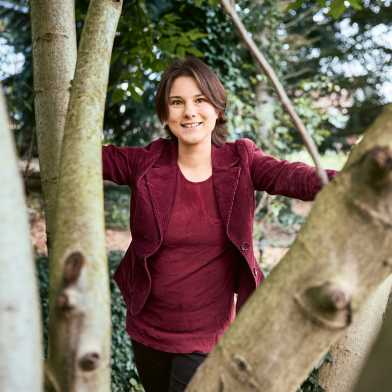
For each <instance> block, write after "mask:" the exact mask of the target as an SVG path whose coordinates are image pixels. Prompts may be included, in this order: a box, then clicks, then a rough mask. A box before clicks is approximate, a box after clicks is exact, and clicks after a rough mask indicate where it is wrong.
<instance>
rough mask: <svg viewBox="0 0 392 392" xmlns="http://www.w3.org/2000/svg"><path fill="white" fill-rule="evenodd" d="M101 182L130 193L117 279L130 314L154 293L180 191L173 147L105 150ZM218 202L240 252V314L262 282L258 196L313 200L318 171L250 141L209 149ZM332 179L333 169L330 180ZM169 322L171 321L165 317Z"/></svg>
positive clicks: (172, 143)
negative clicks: (154, 267)
mask: <svg viewBox="0 0 392 392" xmlns="http://www.w3.org/2000/svg"><path fill="white" fill-rule="evenodd" d="M102 151H103V152H102V160H103V176H104V179H106V180H110V181H113V182H115V183H117V184H120V185H128V186H130V188H131V190H132V192H131V214H130V227H131V234H132V242H131V244H130V246H129V248H128V250H127V252H126V254H125V256H124V258H123V260H122V261H121V263H120V265H119V267H118V268H117V270H116V272H115V274H114V280H115V281H116V283H117V284H118V286H119V288H120V291H121V293H122V295H123V297H124V300H125V303H126V305H127V309H128V311H129V312H131V314H132V315H136V314H137V313H139V312H140V311H141V309H142V308H143V306H144V304H145V303H146V300H147V297H148V295H149V293H150V290H151V276H150V272H149V266H148V263H149V257H150V256H152V255H153V254H154V253H155V252H157V250H158V249H159V247H160V246H161V244H162V240H163V233H164V232H165V230H166V227H167V224H168V222H169V217H170V209H171V206H172V205H173V201H174V196H175V189H176V162H177V154H178V145H177V142H176V141H171V140H167V139H158V140H156V141H154V142H152V143H150V144H149V145H148V146H146V147H116V146H112V145H109V146H105V147H103V150H102ZM212 174H213V186H214V190H215V196H216V200H217V204H218V209H219V212H220V215H221V218H222V220H223V222H224V225H225V228H226V234H227V237H228V239H229V240H230V241H231V242H232V243H233V244H234V246H235V248H236V249H237V250H238V255H239V261H240V268H239V275H238V281H237V293H238V298H237V311H238V310H239V308H240V307H241V306H242V305H243V304H244V302H245V301H246V299H247V298H248V297H249V295H250V294H251V293H252V292H253V291H254V290H255V288H256V287H257V286H258V285H259V284H260V282H261V281H262V279H263V274H262V272H261V270H260V268H259V266H258V264H257V262H256V259H255V256H254V253H253V246H252V243H253V241H252V229H253V217H254V209H255V196H254V191H255V190H259V191H266V192H268V193H270V194H274V195H275V194H279V195H284V196H289V197H293V198H298V199H301V200H313V199H314V197H315V196H316V194H317V192H318V191H319V190H320V188H321V186H320V180H319V178H318V175H317V173H316V170H315V169H314V168H313V167H311V166H308V165H306V164H303V163H290V162H287V161H284V160H278V159H276V158H274V157H271V156H269V155H266V154H265V153H264V152H263V151H262V150H260V149H259V148H257V147H256V145H255V144H254V143H253V142H252V141H251V140H249V139H239V140H237V141H235V142H230V143H229V142H227V143H225V144H224V145H222V146H220V147H217V146H215V145H213V147H212ZM334 174H335V172H334V171H333V170H328V175H329V177H332V176H333V175H334ZM168 317H169V315H168Z"/></svg>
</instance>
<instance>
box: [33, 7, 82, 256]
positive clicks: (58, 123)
mask: <svg viewBox="0 0 392 392" xmlns="http://www.w3.org/2000/svg"><path fill="white" fill-rule="evenodd" d="M30 5H31V30H32V42H33V45H32V46H33V70H34V106H35V120H36V127H37V142H38V152H39V161H40V171H41V183H42V190H43V197H44V204H45V218H46V234H47V246H48V253H49V256H50V247H51V244H52V239H53V229H54V222H55V205H56V193H57V184H58V174H59V165H60V153H61V144H62V141H63V131H64V124H65V116H66V114H67V109H68V101H69V93H70V87H71V81H72V79H73V77H74V72H75V64H76V27H75V3H74V1H69V0H67V1H64V0H32V1H31V2H30Z"/></svg>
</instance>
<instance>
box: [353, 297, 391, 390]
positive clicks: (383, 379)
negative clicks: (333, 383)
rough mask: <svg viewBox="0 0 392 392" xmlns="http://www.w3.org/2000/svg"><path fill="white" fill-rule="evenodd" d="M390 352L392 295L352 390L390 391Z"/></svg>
mask: <svg viewBox="0 0 392 392" xmlns="http://www.w3.org/2000/svg"><path fill="white" fill-rule="evenodd" d="M391 352H392V296H390V297H389V302H388V306H387V310H386V312H385V317H384V322H383V325H382V327H381V331H380V334H379V335H378V338H377V340H376V343H375V344H374V346H373V348H372V350H371V352H370V355H369V357H368V361H367V363H366V365H365V367H364V369H363V372H362V374H361V376H360V378H359V380H358V383H357V385H356V387H355V388H354V392H368V391H377V392H390V390H391V385H392V373H391Z"/></svg>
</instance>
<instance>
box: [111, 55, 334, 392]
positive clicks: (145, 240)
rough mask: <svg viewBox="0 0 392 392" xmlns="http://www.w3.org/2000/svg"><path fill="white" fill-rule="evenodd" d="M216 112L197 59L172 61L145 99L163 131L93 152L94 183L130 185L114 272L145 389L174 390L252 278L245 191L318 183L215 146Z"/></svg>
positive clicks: (254, 268)
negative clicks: (122, 250)
mask: <svg viewBox="0 0 392 392" xmlns="http://www.w3.org/2000/svg"><path fill="white" fill-rule="evenodd" d="M225 107H226V93H225V90H224V88H223V86H222V84H221V82H220V81H219V79H218V77H217V76H216V74H215V73H214V72H213V71H212V70H211V69H210V68H208V66H207V65H206V64H204V63H203V62H202V61H201V60H198V59H196V58H193V57H189V58H187V59H185V60H178V61H175V62H174V63H173V64H172V65H171V66H170V67H169V68H168V69H167V70H166V72H165V73H164V74H163V76H162V80H161V82H160V85H159V87H158V91H157V95H156V109H157V114H158V117H159V119H160V121H161V122H162V123H163V124H164V126H165V129H166V131H167V133H168V134H169V136H170V138H168V139H159V140H156V141H154V142H152V143H151V144H149V145H148V146H146V147H115V146H106V147H104V148H103V171H104V178H105V179H108V180H111V181H114V182H116V183H118V184H127V185H129V186H130V187H131V189H132V199H131V217H130V227H131V233H132V243H131V245H130V246H129V248H128V250H127V252H126V255H125V257H124V259H123V260H122V262H121V264H120V266H119V268H118V270H117V271H116V273H115V277H114V278H115V280H116V282H117V284H118V286H119V287H120V290H121V292H122V294H123V296H124V300H125V302H126V306H127V325H126V329H127V332H128V334H129V335H130V337H131V339H132V344H133V348H134V354H135V363H136V367H137V369H138V372H139V375H140V378H141V381H142V383H143V385H144V388H145V390H146V392H155V391H159V392H163V391H165V392H166V391H170V392H174V391H176V392H177V391H183V390H184V389H185V387H186V385H187V384H188V382H189V380H190V378H191V377H192V375H193V374H194V372H195V371H196V369H197V367H198V366H199V365H200V364H201V362H202V361H203V360H204V359H205V357H206V355H207V354H208V352H210V351H211V349H212V348H213V347H214V345H215V344H216V343H217V341H218V339H219V337H220V336H221V335H222V334H223V333H224V331H225V330H226V329H227V327H228V326H229V325H230V323H231V321H232V320H233V319H234V317H235V314H236V311H237V312H238V310H239V309H240V307H241V306H242V305H243V303H244V302H245V301H246V299H247V298H248V297H249V295H250V294H251V293H252V291H254V290H255V288H256V287H257V286H258V284H259V283H260V282H261V280H262V279H263V275H262V272H261V270H260V268H259V266H258V265H257V262H256V260H255V257H254V255H253V249H252V225H253V216H254V206H255V198H254V191H255V190H260V191H267V192H268V193H270V194H280V195H285V196H289V197H294V198H299V199H302V200H312V199H313V198H314V197H315V195H316V193H317V192H318V191H319V190H320V188H321V186H320V180H319V178H318V176H317V174H316V171H315V169H314V168H312V167H310V166H307V165H305V164H302V163H289V162H287V161H280V160H278V159H275V158H273V157H271V156H268V155H266V154H264V153H263V152H262V151H261V150H260V149H258V148H257V147H256V146H255V144H254V143H253V142H252V141H250V140H248V139H240V140H237V141H236V142H232V143H228V142H225V139H226V135H227V129H226V127H225V123H226V120H225V117H224V112H225ZM328 174H329V176H330V177H332V176H333V175H334V172H333V171H328ZM234 293H237V300H236V303H235V301H234Z"/></svg>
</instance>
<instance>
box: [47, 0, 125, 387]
mask: <svg viewBox="0 0 392 392" xmlns="http://www.w3.org/2000/svg"><path fill="white" fill-rule="evenodd" d="M121 7H122V2H121V1H114V0H113V1H112V0H91V1H90V5H89V9H88V13H87V17H86V21H85V26H84V28H83V32H82V37H81V41H80V45H79V49H78V60H77V65H76V71H75V79H74V82H73V84H72V89H71V97H70V102H69V110H68V113H67V119H66V124H65V130H64V140H63V145H62V154H61V167H60V181H59V188H58V196H57V200H58V203H57V208H56V226H55V233H56V235H55V239H54V244H53V264H52V265H51V269H50V275H51V278H50V319H49V359H48V367H49V372H50V374H51V376H52V379H53V380H55V384H57V389H58V390H59V391H62V392H70V391H71V392H76V391H77V392H85V391H94V392H100V391H106V392H107V391H109V390H110V343H111V341H110V338H111V330H110V294H109V281H108V271H107V261H106V252H105V238H104V220H103V191H102V190H103V183H102V163H101V134H102V125H103V113H104V105H105V97H106V91H107V83H108V74H109V64H110V57H111V50H112V45H113V40H114V36H115V32H116V27H117V23H118V19H119V17H120V13H121ZM55 387H56V386H55Z"/></svg>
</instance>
